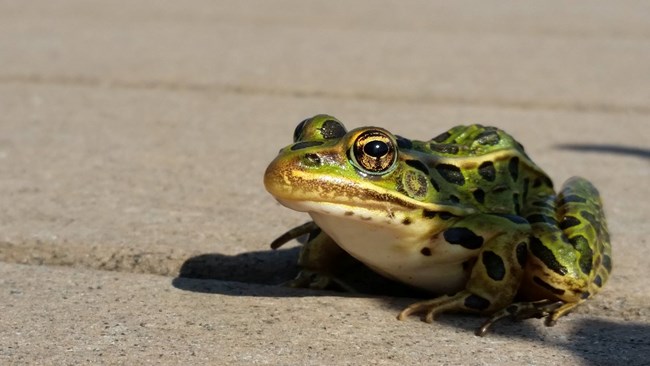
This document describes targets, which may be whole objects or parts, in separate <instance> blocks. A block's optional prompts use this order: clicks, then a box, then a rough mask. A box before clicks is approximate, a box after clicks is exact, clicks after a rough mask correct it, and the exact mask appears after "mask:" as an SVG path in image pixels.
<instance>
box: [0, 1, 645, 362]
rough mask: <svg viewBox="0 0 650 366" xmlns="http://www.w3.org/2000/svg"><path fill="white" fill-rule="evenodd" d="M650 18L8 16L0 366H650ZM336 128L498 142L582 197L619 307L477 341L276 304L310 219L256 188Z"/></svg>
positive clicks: (579, 13) (341, 309)
mask: <svg viewBox="0 0 650 366" xmlns="http://www.w3.org/2000/svg"><path fill="white" fill-rule="evenodd" d="M649 4H650V3H647V2H637V1H618V2H608V1H594V2H589V3H580V4H578V3H575V4H574V3H569V4H567V3H566V2H561V1H544V2H539V1H512V2H506V3H504V2H501V1H478V0H476V1H462V2H460V1H447V2H435V4H434V2H427V1H415V0H408V1H402V2H389V1H355V2H348V1H317V2H304V1H298V0H284V1H274V2H270V1H263V0H258V1H246V2H243V1H219V2H214V1H208V0H195V1H192V2H181V1H168V2H160V1H153V0H140V1H130V0H129V1H127V0H114V1H105V2H95V1H93V2H89V1H84V0H65V1H56V2H54V1H46V0H42V1H0V66H1V67H0V111H1V112H0V206H1V207H2V209H1V210H0V260H1V261H2V262H0V263H1V264H0V294H1V295H0V296H1V299H0V363H2V364H46V365H50V364H51V365H62V364H79V363H89V362H91V363H106V364H134V363H156V364H179V363H186V362H193V363H197V364H380V365H393V364H395V365H408V364H418V363H426V364H446V365H456V364H463V365H484V364H502V365H520V364H533V365H557V364H580V365H592V364H593V365H609V364H626V365H641V364H646V365H647V364H650V305H648V304H649V302H650V293H649V291H648V284H649V280H648V278H649V277H650V269H649V268H650V265H649V260H648V258H650V249H649V248H650V246H649V245H648V241H647V240H648V239H647V238H648V236H649V235H650V226H649V225H648V219H649V214H650V213H649V212H648V207H649V204H648V197H650V186H649V185H648V184H647V182H646V180H648V179H649V178H650V176H649V174H650V165H649V159H650V150H649V149H648V145H649V144H648V143H649V142H650V124H649V123H650V122H649V121H648V119H649V117H650V104H649V103H648V101H650V41H649V40H650V22H648V20H647V16H648V14H650V5H649ZM323 112H326V113H330V114H334V115H336V116H337V117H339V118H340V119H342V120H343V121H344V122H346V124H347V126H348V127H357V126H361V125H365V124H372V125H378V126H383V127H386V128H388V129H390V130H391V131H393V132H395V133H398V134H400V135H404V136H407V137H411V138H418V139H427V138H431V137H433V136H435V135H437V134H438V133H440V132H442V131H444V130H445V129H447V128H449V127H451V126H453V125H455V124H460V123H467V122H479V123H486V124H494V125H498V126H499V127H502V128H504V129H506V130H508V131H509V132H511V133H512V134H513V135H515V136H516V137H517V138H518V139H519V140H520V141H521V142H522V143H523V144H524V145H525V146H526V149H527V151H528V152H529V153H530V155H531V156H532V157H533V159H534V160H535V161H536V162H537V163H538V164H539V165H540V166H542V167H543V168H544V169H545V170H546V171H547V172H548V173H549V174H550V175H551V176H552V177H553V178H554V179H555V181H556V184H559V183H560V182H561V181H563V180H565V179H567V178H568V177H570V176H572V175H581V176H585V177H588V178H589V179H591V180H592V181H593V182H594V183H595V184H596V185H597V186H598V187H599V189H600V190H601V192H602V194H603V198H604V200H605V202H606V209H607V214H608V217H609V225H610V230H611V232H612V236H613V247H614V266H615V269H614V274H613V276H612V278H611V280H610V282H609V283H608V284H607V286H606V287H605V290H604V291H603V292H602V293H601V294H599V295H598V296H597V297H596V298H595V299H594V300H593V301H590V302H589V303H588V304H586V305H585V306H583V307H581V308H580V309H579V310H578V311H576V312H575V313H573V314H572V315H571V316H569V317H568V318H566V319H563V320H562V321H561V322H560V323H559V324H558V325H557V326H556V327H553V328H546V327H544V326H543V325H542V324H541V321H538V320H528V321H525V322H522V323H513V322H510V321H505V322H503V324H499V325H498V327H497V328H496V329H495V330H494V332H493V333H491V334H490V335H489V336H487V337H485V338H478V337H475V336H474V335H473V334H472V330H473V328H474V327H475V326H476V325H477V324H479V323H480V321H481V319H480V318H478V317H473V316H466V315H448V316H443V317H442V318H441V319H440V321H439V322H437V323H435V324H433V325H429V324H425V323H423V322H420V321H418V320H417V319H416V318H413V319H409V320H408V321H404V322H399V321H397V320H396V319H395V315H396V314H397V312H398V310H399V309H400V308H401V307H403V306H405V305H407V304H409V303H410V302H411V301H413V300H412V299H409V298H403V297H390V296H383V297H381V296H380V297H377V296H362V295H359V296H348V295H341V294H338V293H332V292H311V291H306V290H305V291H300V290H290V289H286V288H283V287H279V286H276V284H278V283H280V282H282V281H284V280H287V279H288V278H290V277H291V276H292V275H293V273H294V272H295V266H294V264H293V263H294V262H295V258H296V255H297V245H298V244H292V245H291V246H287V248H285V249H282V250H279V251H277V252H271V251H270V250H269V248H268V244H269V242H270V240H272V239H273V238H275V237H276V236H277V235H279V234H281V233H282V232H283V231H284V230H285V229H287V228H289V227H291V226H292V225H296V224H299V223H302V222H303V221H305V219H306V218H305V216H304V215H302V214H299V213H295V212H291V211H289V210H287V209H285V208H283V207H281V206H280V205H278V204H277V203H276V202H275V201H274V200H273V199H272V198H271V197H270V196H269V195H268V194H267V193H266V192H265V191H264V188H263V186H262V173H263V171H264V168H265V167H266V165H267V164H268V162H269V161H270V160H271V159H272V158H273V157H274V155H275V154H276V153H277V151H278V149H279V148H280V147H281V146H284V145H286V144H288V143H289V142H290V139H291V134H292V132H293V128H294V127H295V125H296V124H297V122H299V121H300V120H301V119H303V118H304V117H307V116H310V115H314V114H316V113H323ZM179 273H181V274H182V275H183V276H184V277H182V276H179ZM188 277H193V278H188Z"/></svg>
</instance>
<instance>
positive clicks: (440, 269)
mask: <svg viewBox="0 0 650 366" xmlns="http://www.w3.org/2000/svg"><path fill="white" fill-rule="evenodd" d="M310 215H311V216H312V218H313V219H314V222H316V224H317V225H318V226H319V227H320V228H321V229H322V230H323V231H325V232H326V233H327V234H328V235H329V236H330V237H331V238H332V239H334V241H336V242H337V243H338V244H339V245H340V246H341V248H343V249H344V250H345V251H346V252H348V253H350V255H352V256H353V257H355V258H356V259H358V260H360V261H361V262H363V263H364V264H366V265H367V266H368V267H370V268H371V269H373V270H374V271H376V272H377V273H379V274H381V275H384V276H386V277H388V278H392V279H394V280H397V281H400V282H402V283H406V284H409V285H411V286H415V287H418V288H421V289H424V290H427V291H431V292H433V293H438V294H444V293H454V292H457V291H459V290H461V289H463V288H464V287H465V283H466V282H467V278H468V273H466V272H465V271H464V270H463V266H462V262H463V261H465V260H467V259H468V255H469V253H468V252H467V251H465V250H463V251H459V250H457V248H454V247H452V246H450V245H448V244H447V243H444V240H443V242H440V243H437V242H436V239H433V238H429V237H428V234H424V235H423V232H424V233H426V229H424V228H419V227H417V225H416V224H415V223H414V224H411V225H409V227H408V228H406V227H404V226H399V225H403V224H401V223H399V222H395V221H394V222H390V223H385V224H381V225H379V224H377V223H369V222H368V223H366V222H363V221H359V220H351V219H349V218H345V217H339V216H335V215H327V214H320V213H314V212H311V213H310ZM440 240H442V239H440ZM424 247H427V248H429V250H431V255H429V256H426V255H424V254H422V252H421V250H422V248H424ZM455 247H457V246H455ZM470 257H471V256H470Z"/></svg>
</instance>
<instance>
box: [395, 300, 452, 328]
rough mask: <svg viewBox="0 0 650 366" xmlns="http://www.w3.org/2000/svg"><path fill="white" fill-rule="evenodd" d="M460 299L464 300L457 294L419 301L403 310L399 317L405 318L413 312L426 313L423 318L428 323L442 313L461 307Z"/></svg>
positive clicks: (399, 318) (400, 318)
mask: <svg viewBox="0 0 650 366" xmlns="http://www.w3.org/2000/svg"><path fill="white" fill-rule="evenodd" d="M459 301H462V300H460V297H459V296H457V295H454V296H441V297H438V298H435V299H433V300H426V301H419V302H416V303H414V304H411V305H409V306H408V307H406V309H404V310H402V311H401V312H400V313H399V315H398V316H397V319H398V320H404V319H406V318H408V317H409V316H411V315H413V314H424V317H423V318H422V320H424V321H425V322H427V323H432V322H433V321H434V319H435V318H436V317H437V316H438V315H439V314H441V313H444V312H446V311H450V310H459V309H461V308H462V305H461V303H462V302H461V303H459Z"/></svg>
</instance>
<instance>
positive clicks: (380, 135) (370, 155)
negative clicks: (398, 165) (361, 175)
mask: <svg viewBox="0 0 650 366" xmlns="http://www.w3.org/2000/svg"><path fill="white" fill-rule="evenodd" d="M352 153H353V154H352V155H353V157H354V160H353V163H355V164H354V165H355V166H356V167H357V168H359V169H361V170H362V171H364V172H366V173H368V174H383V173H385V172H387V171H389V170H391V168H393V166H394V165H395V162H396V161H397V151H396V150H395V143H394V142H393V139H392V138H391V137H390V136H388V135H387V134H386V133H385V132H383V131H379V130H368V131H365V132H363V133H362V134H360V135H359V137H357V139H356V140H355V141H354V145H353V146H352Z"/></svg>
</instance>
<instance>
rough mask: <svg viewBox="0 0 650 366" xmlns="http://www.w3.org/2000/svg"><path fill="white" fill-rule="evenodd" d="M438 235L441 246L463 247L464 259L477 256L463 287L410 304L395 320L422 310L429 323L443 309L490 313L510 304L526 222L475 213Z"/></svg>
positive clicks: (523, 249) (525, 244)
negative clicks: (464, 249)
mask: <svg viewBox="0 0 650 366" xmlns="http://www.w3.org/2000/svg"><path fill="white" fill-rule="evenodd" d="M442 234H443V235H441V237H444V238H445V241H446V243H441V245H443V244H444V245H450V246H455V245H461V246H464V247H466V248H467V250H468V253H467V257H468V258H471V257H474V256H476V258H477V260H476V262H475V264H474V267H473V268H472V270H471V274H470V277H469V279H468V281H467V284H466V285H465V289H463V290H461V291H460V292H458V293H456V294H453V295H444V296H440V297H438V298H435V299H433V300H427V301H421V302H417V303H415V304H412V305H411V306H409V307H407V308H406V309H404V310H403V311H402V312H401V313H400V314H399V316H398V319H400V320H403V319H405V318H406V317H408V316H409V315H411V314H415V313H424V314H425V317H424V320H425V321H426V322H432V321H433V319H434V318H435V317H436V316H437V315H438V314H440V313H443V312H447V311H461V312H471V313H479V314H490V313H493V312H495V311H498V310H500V309H502V308H504V307H506V306H507V305H509V304H510V303H512V300H513V298H514V297H515V295H516V293H517V290H518V288H519V285H520V283H521V280H522V277H523V274H524V266H525V264H526V256H527V253H528V237H529V234H530V225H529V224H528V222H527V221H526V220H524V219H523V218H521V217H519V216H511V215H492V214H479V215H473V216H469V217H466V218H464V219H462V220H460V221H457V222H456V223H455V224H454V225H453V226H452V227H449V228H447V229H446V230H445V231H444V232H443V233H442ZM466 240H472V245H463V244H465V243H464V242H465V241H466ZM477 243H478V244H480V245H477ZM473 252H475V253H473Z"/></svg>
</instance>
